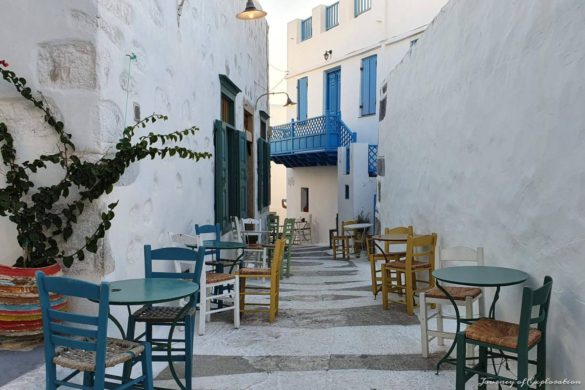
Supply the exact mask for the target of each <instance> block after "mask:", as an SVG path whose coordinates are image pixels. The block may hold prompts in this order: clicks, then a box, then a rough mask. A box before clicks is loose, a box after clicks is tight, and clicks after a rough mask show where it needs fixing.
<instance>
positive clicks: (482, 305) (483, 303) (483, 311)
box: [479, 292, 485, 317]
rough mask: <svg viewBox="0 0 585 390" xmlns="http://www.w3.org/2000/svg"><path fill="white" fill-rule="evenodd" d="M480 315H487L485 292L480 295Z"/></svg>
mask: <svg viewBox="0 0 585 390" xmlns="http://www.w3.org/2000/svg"><path fill="white" fill-rule="evenodd" d="M479 316H480V317H485V294H484V293H483V292H482V293H481V296H480V297H479Z"/></svg>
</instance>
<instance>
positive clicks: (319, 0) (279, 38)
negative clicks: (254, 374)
mask: <svg viewBox="0 0 585 390" xmlns="http://www.w3.org/2000/svg"><path fill="white" fill-rule="evenodd" d="M335 1H336V0H260V1H259V4H260V5H261V7H262V9H263V10H264V11H266V12H268V15H267V16H266V19H267V21H268V25H269V37H268V39H269V52H270V54H269V55H270V58H269V61H268V62H269V78H270V91H271V92H275V91H286V80H284V77H285V76H286V46H287V36H286V26H287V24H288V22H290V21H291V20H293V19H297V18H298V19H306V18H308V17H309V16H311V10H312V9H313V8H314V7H316V6H318V5H319V4H325V5H329V4H332V3H334V2H335ZM285 100H286V97H284V96H271V103H272V104H275V103H276V104H279V103H281V102H282V103H284V102H285Z"/></svg>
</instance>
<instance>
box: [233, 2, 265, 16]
mask: <svg viewBox="0 0 585 390" xmlns="http://www.w3.org/2000/svg"><path fill="white" fill-rule="evenodd" d="M265 16H266V12H265V11H262V10H261V9H258V8H256V4H254V2H253V1H247V2H246V8H245V9H244V10H243V11H242V12H240V13H239V14H237V15H236V18H238V19H242V20H254V19H261V18H263V17H265Z"/></svg>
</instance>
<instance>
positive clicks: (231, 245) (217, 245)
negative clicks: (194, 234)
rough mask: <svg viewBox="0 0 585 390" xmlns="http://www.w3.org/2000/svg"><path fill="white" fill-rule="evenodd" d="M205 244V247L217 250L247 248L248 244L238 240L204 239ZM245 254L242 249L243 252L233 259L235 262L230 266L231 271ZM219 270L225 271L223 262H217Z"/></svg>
mask: <svg viewBox="0 0 585 390" xmlns="http://www.w3.org/2000/svg"><path fill="white" fill-rule="evenodd" d="M203 246H204V247H205V249H215V250H219V251H222V250H239V249H245V248H246V244H245V243H243V242H238V241H220V240H205V241H203ZM243 256H244V251H243V250H242V253H241V254H240V255H239V256H238V257H237V258H236V259H235V260H233V264H232V266H231V267H230V271H229V272H230V273H231V272H232V271H233V269H234V266H235V265H236V264H237V263H239V262H240V260H241V258H242V257H243ZM217 272H223V264H221V263H218V264H217Z"/></svg>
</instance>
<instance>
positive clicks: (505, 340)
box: [456, 276, 553, 390]
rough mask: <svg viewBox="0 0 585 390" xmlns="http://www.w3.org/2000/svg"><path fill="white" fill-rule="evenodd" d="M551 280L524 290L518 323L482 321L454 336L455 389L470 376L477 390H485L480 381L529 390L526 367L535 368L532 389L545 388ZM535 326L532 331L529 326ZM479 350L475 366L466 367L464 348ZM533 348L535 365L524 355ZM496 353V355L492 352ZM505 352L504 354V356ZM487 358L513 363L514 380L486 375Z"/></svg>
mask: <svg viewBox="0 0 585 390" xmlns="http://www.w3.org/2000/svg"><path fill="white" fill-rule="evenodd" d="M552 283H553V282H552V278H551V277H550V276H546V277H545V278H544V284H543V286H542V287H540V288H538V289H536V290H533V289H531V288H528V287H524V291H523V293H522V308H521V309H520V323H519V324H512V323H509V322H504V321H498V320H494V319H488V318H482V319H479V320H477V321H476V322H474V323H473V324H472V325H470V326H468V327H467V328H466V329H465V330H464V331H461V332H459V333H457V371H456V372H457V379H456V389H457V390H464V389H465V382H467V381H468V380H469V379H471V378H472V377H473V376H474V375H477V376H478V381H479V386H478V388H479V389H484V390H485V389H486V388H487V384H486V383H484V380H483V379H484V378H485V379H488V380H493V381H504V383H514V384H515V387H517V388H519V389H522V390H525V389H529V388H532V387H530V386H529V382H528V380H529V379H530V378H529V377H528V364H535V365H536V376H535V377H534V379H535V380H536V381H537V385H536V389H544V388H545V382H544V381H545V380H546V322H547V318H548V309H549V304H550V296H551V290H552ZM534 306H539V310H538V316H536V317H532V308H533V307H534ZM534 324H536V325H537V326H536V328H534V327H532V326H531V325H534ZM467 344H471V345H477V346H479V362H478V363H477V364H476V365H475V366H473V367H466V365H465V362H466V360H467V357H466V348H465V347H466V345H467ZM534 347H537V350H536V361H533V360H529V359H528V352H529V351H530V350H531V349H532V348H534ZM496 350H497V352H495V351H496ZM505 352H507V353H505ZM510 353H512V354H513V355H510ZM488 358H492V359H495V358H504V359H511V360H516V361H517V363H518V372H517V376H516V378H515V379H513V378H506V377H504V376H501V375H498V373H497V372H496V373H495V374H492V373H488V372H487V369H488Z"/></svg>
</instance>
